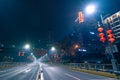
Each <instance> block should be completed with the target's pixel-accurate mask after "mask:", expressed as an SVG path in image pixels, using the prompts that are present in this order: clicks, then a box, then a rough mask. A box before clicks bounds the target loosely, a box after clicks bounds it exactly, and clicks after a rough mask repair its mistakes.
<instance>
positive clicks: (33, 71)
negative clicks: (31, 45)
mask: <svg viewBox="0 0 120 80" xmlns="http://www.w3.org/2000/svg"><path fill="white" fill-rule="evenodd" d="M38 69H39V65H38V64H36V63H31V64H28V65H24V66H19V67H14V68H11V69H8V70H3V71H0V80H36V75H37V72H38Z"/></svg>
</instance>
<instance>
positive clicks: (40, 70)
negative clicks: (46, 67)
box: [36, 64, 44, 80]
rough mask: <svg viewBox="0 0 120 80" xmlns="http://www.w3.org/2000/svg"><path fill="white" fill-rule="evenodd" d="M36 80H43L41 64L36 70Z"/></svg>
mask: <svg viewBox="0 0 120 80" xmlns="http://www.w3.org/2000/svg"><path fill="white" fill-rule="evenodd" d="M36 80H44V78H43V70H42V65H41V64H39V69H38V73H37V77H36Z"/></svg>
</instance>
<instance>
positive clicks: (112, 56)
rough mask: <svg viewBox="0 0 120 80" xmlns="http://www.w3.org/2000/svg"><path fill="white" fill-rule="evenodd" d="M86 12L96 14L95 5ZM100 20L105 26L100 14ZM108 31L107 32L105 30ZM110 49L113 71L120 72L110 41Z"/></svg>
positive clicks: (87, 8)
mask: <svg viewBox="0 0 120 80" xmlns="http://www.w3.org/2000/svg"><path fill="white" fill-rule="evenodd" d="M86 12H87V13H88V14H92V13H94V12H95V5H88V6H87V7H86ZM100 18H101V23H102V24H103V25H104V20H103V16H102V15H101V14H100ZM98 27H100V24H99V23H98ZM105 31H106V30H105ZM105 34H107V33H106V32H105ZM107 45H108V47H109V48H110V49H109V54H110V55H111V58H112V59H111V63H112V66H113V70H114V71H118V67H117V61H116V59H115V58H114V55H113V49H112V46H113V44H112V43H110V42H109V41H108V44H107Z"/></svg>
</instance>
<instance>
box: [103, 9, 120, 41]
mask: <svg viewBox="0 0 120 80" xmlns="http://www.w3.org/2000/svg"><path fill="white" fill-rule="evenodd" d="M104 23H105V24H106V25H107V27H108V28H109V29H112V30H113V34H114V36H115V43H120V11H118V12H116V13H114V14H113V15H111V16H109V17H107V18H106V19H105V20H104Z"/></svg>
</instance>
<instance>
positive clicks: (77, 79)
mask: <svg viewBox="0 0 120 80" xmlns="http://www.w3.org/2000/svg"><path fill="white" fill-rule="evenodd" d="M65 75H67V76H69V77H72V78H74V79H76V80H80V79H79V78H77V77H75V76H72V75H70V74H68V73H65Z"/></svg>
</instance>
